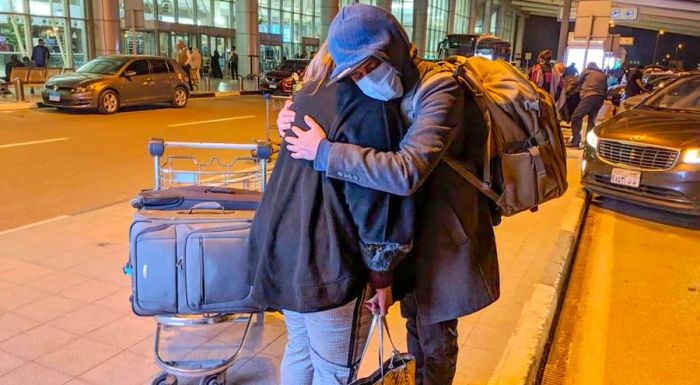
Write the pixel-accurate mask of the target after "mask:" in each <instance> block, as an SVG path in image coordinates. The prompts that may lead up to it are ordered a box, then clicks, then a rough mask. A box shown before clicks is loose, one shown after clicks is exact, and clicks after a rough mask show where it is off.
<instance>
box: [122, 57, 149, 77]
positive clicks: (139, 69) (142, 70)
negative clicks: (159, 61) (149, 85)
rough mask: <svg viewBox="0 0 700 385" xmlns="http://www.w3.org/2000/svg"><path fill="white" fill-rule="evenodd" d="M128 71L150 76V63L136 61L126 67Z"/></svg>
mask: <svg viewBox="0 0 700 385" xmlns="http://www.w3.org/2000/svg"><path fill="white" fill-rule="evenodd" d="M126 71H134V72H136V75H148V61H146V60H136V61H135V62H133V63H131V64H129V66H128V67H126Z"/></svg>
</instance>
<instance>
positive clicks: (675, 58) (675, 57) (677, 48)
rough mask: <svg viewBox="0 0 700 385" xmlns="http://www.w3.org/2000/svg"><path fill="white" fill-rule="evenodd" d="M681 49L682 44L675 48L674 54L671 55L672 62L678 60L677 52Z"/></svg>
mask: <svg viewBox="0 0 700 385" xmlns="http://www.w3.org/2000/svg"><path fill="white" fill-rule="evenodd" d="M682 49H683V43H680V44H678V47H676V54H675V55H673V59H674V60H678V52H679V51H680V50H682Z"/></svg>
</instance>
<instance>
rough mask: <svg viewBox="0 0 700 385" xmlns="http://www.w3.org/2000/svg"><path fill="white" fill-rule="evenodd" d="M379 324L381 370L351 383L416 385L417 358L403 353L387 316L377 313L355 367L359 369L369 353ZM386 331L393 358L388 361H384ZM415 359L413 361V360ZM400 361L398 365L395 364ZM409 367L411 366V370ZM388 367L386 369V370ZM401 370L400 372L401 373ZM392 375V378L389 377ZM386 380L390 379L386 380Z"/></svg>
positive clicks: (358, 384)
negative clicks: (368, 350) (396, 341)
mask: <svg viewBox="0 0 700 385" xmlns="http://www.w3.org/2000/svg"><path fill="white" fill-rule="evenodd" d="M377 325H379V334H378V338H379V357H378V358H379V370H377V371H375V372H374V373H373V374H372V375H370V376H369V377H366V378H363V379H359V380H357V381H355V382H353V383H352V384H351V385H371V384H386V385H414V384H415V366H414V365H415V359H414V358H413V357H412V356H410V355H408V354H401V353H400V352H399V350H398V349H397V348H396V345H395V344H394V341H393V339H392V338H391V333H390V332H389V326H388V325H387V322H386V318H385V317H383V316H380V315H379V314H377V313H375V314H374V318H373V319H372V324H371V325H370V330H369V333H368V335H367V342H366V343H365V347H364V349H363V350H362V355H361V356H360V360H359V361H358V362H357V364H356V365H355V369H356V370H357V369H359V367H360V365H361V364H362V361H363V360H364V357H365V355H366V354H367V349H368V348H369V340H370V339H371V338H372V335H373V334H374V330H375V328H376V327H377ZM385 331H386V334H387V337H389V342H390V343H391V347H392V356H391V359H390V360H388V361H387V362H386V363H385V362H384V332H385ZM412 361H413V362H412ZM397 363H400V365H398V367H396V366H395V365H396V364H397ZM409 367H410V368H411V369H410V370H409ZM385 368H386V370H385ZM399 371H400V374H399ZM389 377H391V378H389ZM385 380H389V381H387V382H385Z"/></svg>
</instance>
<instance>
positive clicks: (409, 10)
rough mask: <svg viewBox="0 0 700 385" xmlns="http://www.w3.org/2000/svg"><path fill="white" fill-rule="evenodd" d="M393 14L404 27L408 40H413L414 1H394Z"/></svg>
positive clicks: (392, 5) (392, 3)
mask: <svg viewBox="0 0 700 385" xmlns="http://www.w3.org/2000/svg"><path fill="white" fill-rule="evenodd" d="M391 13H393V14H394V16H395V17H396V19H397V20H398V21H399V22H400V23H401V25H403V27H404V29H405V30H406V33H407V34H408V38H409V39H410V40H413V0H396V1H392V2H391Z"/></svg>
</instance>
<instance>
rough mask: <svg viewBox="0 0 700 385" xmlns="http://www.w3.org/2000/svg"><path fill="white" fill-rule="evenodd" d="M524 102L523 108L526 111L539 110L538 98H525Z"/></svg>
mask: <svg viewBox="0 0 700 385" xmlns="http://www.w3.org/2000/svg"><path fill="white" fill-rule="evenodd" d="M524 104H525V109H526V110H527V111H537V112H540V100H539V99H537V100H535V101H534V102H531V101H529V100H526V101H525V103H524Z"/></svg>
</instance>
